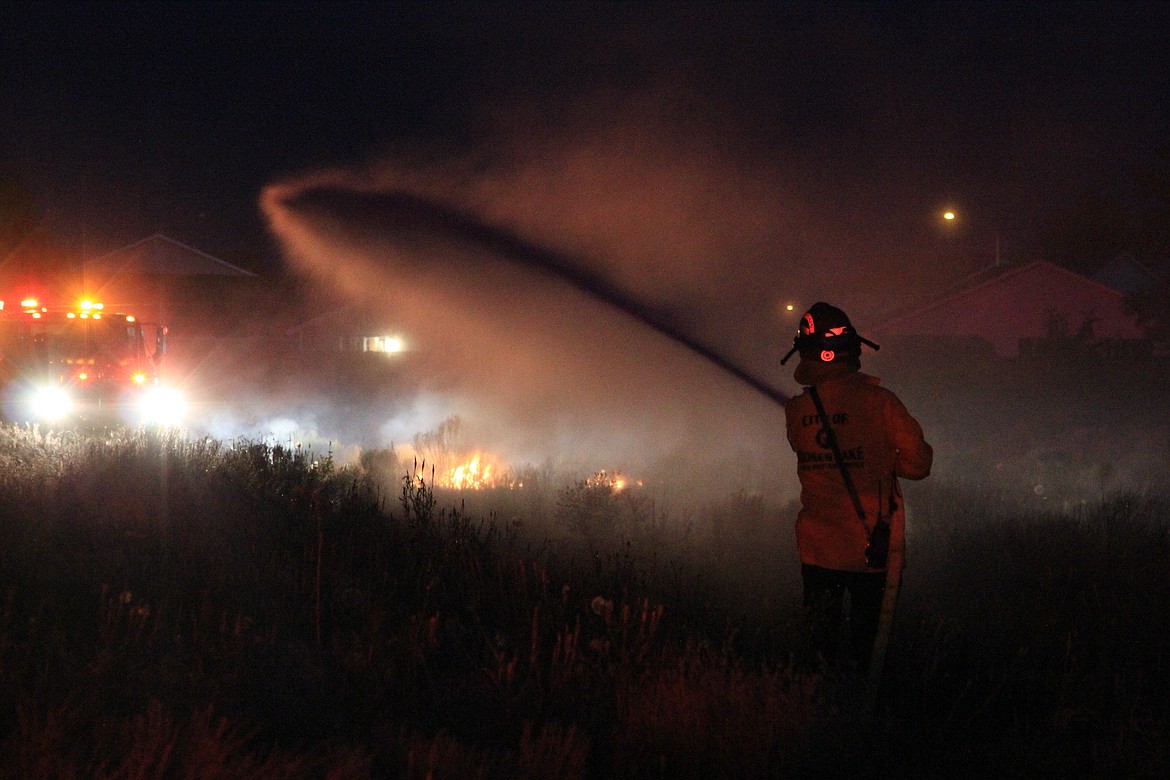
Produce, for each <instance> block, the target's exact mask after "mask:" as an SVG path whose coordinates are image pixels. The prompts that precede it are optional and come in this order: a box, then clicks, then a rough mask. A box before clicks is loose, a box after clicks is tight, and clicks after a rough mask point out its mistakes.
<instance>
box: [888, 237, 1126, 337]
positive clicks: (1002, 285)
mask: <svg viewBox="0 0 1170 780" xmlns="http://www.w3.org/2000/svg"><path fill="white" fill-rule="evenodd" d="M870 331H871V333H870V334H867V335H871V337H873V338H874V339H875V340H876V341H878V342H881V341H883V340H892V341H897V340H900V339H903V338H914V339H916V340H919V341H920V342H921V341H922V340H924V339H925V340H927V341H930V342H934V343H935V344H936V345H939V346H940V347H941V348H945V347H946V345H962V346H963V348H964V349H971V348H975V349H979V348H980V346H982V347H983V348H985V349H987V350H988V351H990V352H992V353H994V354H995V355H997V356H1000V357H1015V356H1018V355H1020V354H1021V353H1023V354H1029V353H1030V352H1033V351H1035V350H1036V349H1039V348H1042V347H1043V345H1044V344H1045V343H1046V342H1051V341H1052V340H1054V339H1056V340H1059V339H1070V338H1071V339H1078V340H1081V341H1083V342H1085V343H1093V344H1098V345H1104V346H1106V347H1107V348H1114V349H1116V350H1117V351H1120V352H1124V351H1126V350H1127V349H1129V348H1132V345H1134V344H1135V343H1136V342H1138V341H1140V340H1141V339H1142V332H1141V330H1140V329H1139V328H1138V326H1137V323H1136V320H1135V317H1134V315H1133V314H1132V313H1131V312H1130V311H1129V310H1128V308H1127V306H1126V302H1125V295H1124V294H1123V293H1122V292H1120V291H1119V290H1117V289H1114V288H1113V287H1110V286H1108V285H1106V284H1103V283H1102V282H1100V281H1095V280H1093V279H1089V278H1086V277H1084V276H1081V275H1080V274H1078V273H1075V272H1073V271H1070V270H1068V269H1066V268H1062V267H1060V266H1058V265H1055V264H1054V263H1050V262H1047V261H1043V260H1039V261H1035V262H1031V263H1026V264H1022V265H1004V266H994V267H991V268H988V269H985V270H983V271H980V272H978V273H976V274H973V275H971V276H968V277H966V278H965V279H962V280H960V281H959V282H958V283H956V284H954V285H951V286H950V287H947V288H945V289H943V290H942V291H940V292H939V293H937V294H936V295H933V296H931V297H929V298H927V299H926V300H924V301H921V302H919V303H917V304H915V305H913V306H911V307H909V308H906V309H904V310H902V311H900V312H896V313H893V314H891V315H889V316H887V317H886V318H885V319H884V320H882V321H880V322H879V324H878V325H877V326H876V327H871V328H870ZM1109 345H1113V346H1112V347H1109Z"/></svg>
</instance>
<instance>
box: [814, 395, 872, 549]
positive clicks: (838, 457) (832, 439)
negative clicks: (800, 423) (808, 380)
mask: <svg viewBox="0 0 1170 780" xmlns="http://www.w3.org/2000/svg"><path fill="white" fill-rule="evenodd" d="M808 394H809V395H811V396H812V399H813V403H814V404H816V407H817V416H818V417H820V418H821V427H822V428H824V429H825V439H826V440H828V442H829V448H830V449H832V450H833V460H834V461H836V462H837V469H838V470H839V471H840V472H841V479H842V480H843V481H844V482H845V489H846V490H848V491H849V497H850V498H851V499H853V508H854V509H856V510H857V518H858V519H859V520H861V524H862V525H864V526H865V527H866V528H867V529H868V528H869V523H867V522H865V509H864V508H863V507H862V506H861V497H860V496H858V495H857V488H855V487H854V486H853V477H851V476H849V468H848V467H847V466H846V465H845V456H844V455H842V454H841V447H840V446H839V445H838V444H837V432H836V431H834V430H833V427H832V426H831V425H829V415H828V414H826V413H825V405H824V404H823V403H821V395H820V393H818V392H817V388H816V385H809V388H808Z"/></svg>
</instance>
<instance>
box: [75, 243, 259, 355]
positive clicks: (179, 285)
mask: <svg viewBox="0 0 1170 780" xmlns="http://www.w3.org/2000/svg"><path fill="white" fill-rule="evenodd" d="M82 276H83V284H84V287H85V292H86V294H87V295H89V296H90V297H92V298H95V299H98V300H101V301H102V303H103V304H104V305H105V306H106V307H107V308H108V309H110V310H122V311H127V312H129V313H133V314H136V315H137V316H138V317H139V318H141V319H143V320H146V321H152V322H163V323H167V324H168V325H169V326H170V327H171V328H172V330H173V331H174V332H175V334H176V335H199V336H203V335H212V334H215V333H219V332H223V331H224V330H225V329H227V328H229V326H230V324H231V322H232V321H233V319H235V318H236V317H235V315H233V314H231V312H238V309H239V307H240V306H241V305H242V304H241V301H246V298H247V295H248V293H249V290H250V289H251V288H252V287H253V286H254V285H255V283H256V279H257V277H256V274H254V273H252V272H251V271H248V270H246V269H244V268H240V267H239V266H236V265H233V264H231V263H229V262H227V261H226V260H221V259H219V258H217V257H213V256H212V255H209V254H208V253H206V252H203V251H201V250H199V249H196V248H194V247H191V246H188V245H186V244H183V243H181V242H179V241H176V240H174V239H173V238H169V237H167V236H164V235H162V234H161V233H155V234H154V235H152V236H149V237H147V238H144V239H142V240H140V241H136V242H134V243H133V244H129V245H127V246H124V247H122V248H121V249H116V250H114V251H113V252H109V253H108V254H105V255H102V256H101V257H98V258H96V259H93V260H88V261H86V262H85V263H83V265H82Z"/></svg>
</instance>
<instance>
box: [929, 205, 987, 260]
mask: <svg viewBox="0 0 1170 780" xmlns="http://www.w3.org/2000/svg"><path fill="white" fill-rule="evenodd" d="M942 218H943V221H944V222H947V223H951V222H955V221H957V220H958V218H959V215H958V214H957V213H956V212H954V211H952V210H950V209H947V210H946V211H944V212H943V214H942ZM999 260H1000V256H999V228H998V227H997V228H996V229H995V265H996V267H998V266H999Z"/></svg>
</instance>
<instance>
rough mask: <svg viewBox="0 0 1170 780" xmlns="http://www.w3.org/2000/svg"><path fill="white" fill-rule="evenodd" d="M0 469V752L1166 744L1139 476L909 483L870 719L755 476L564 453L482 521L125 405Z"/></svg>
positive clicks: (872, 752)
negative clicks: (811, 623)
mask: <svg viewBox="0 0 1170 780" xmlns="http://www.w3.org/2000/svg"><path fill="white" fill-rule="evenodd" d="M368 465H370V464H369V463H368V462H367V464H366V466H368ZM0 466H2V468H0V589H2V590H0V593H2V596H3V602H2V612H0V693H2V695H0V776H2V777H26V776H28V777H31V776H39V777H65V776H109V777H161V776H176V775H183V776H215V777H233V776H236V777H245V776H246V777H321V776H330V777H407V778H409V777H419V778H422V777H470V776H473V777H509V778H511V777H789V776H807V775H810V774H817V775H819V776H836V775H846V774H848V775H850V776H858V775H860V776H872V777H877V776H917V777H942V776H947V777H950V776H964V775H965V776H973V775H980V776H991V775H1001V776H1002V775H1014V776H1029V775H1056V776H1101V775H1124V776H1163V775H1165V773H1166V772H1167V770H1170V617H1168V616H1170V583H1168V581H1167V578H1166V576H1165V572H1166V571H1167V570H1168V564H1170V535H1168V528H1170V526H1168V522H1170V517H1168V515H1167V511H1166V509H1167V507H1166V504H1165V503H1164V502H1163V501H1161V500H1159V499H1156V498H1154V497H1133V496H1128V497H1117V498H1114V499H1109V500H1106V501H1103V502H1102V503H1101V504H1099V505H1097V506H1094V507H1081V508H1079V509H1078V510H1077V511H1076V512H1074V513H1068V512H1064V513H1061V512H1050V513H1042V512H1039V511H1032V512H1028V513H1021V512H1020V511H1019V510H1016V509H1010V508H1007V507H1006V506H1005V505H1003V504H1001V503H999V502H990V501H983V502H981V501H980V500H979V497H978V496H974V497H973V496H971V495H966V494H955V493H948V492H947V491H946V489H945V486H943V485H940V486H937V487H935V486H930V485H929V483H927V484H926V485H921V486H918V485H916V486H912V487H913V488H914V491H913V493H912V494H911V496H910V503H911V506H912V507H918V508H919V509H920V511H919V512H918V513H917V514H916V515H915V516H914V517H913V518H912V522H913V523H914V524H915V528H914V534H915V535H914V536H913V537H912V539H911V544H912V549H911V559H910V568H909V569H908V570H907V576H906V584H905V586H904V589H903V601H902V605H901V608H900V612H899V621H898V625H897V627H896V631H895V634H894V639H893V643H892V646H891V650H890V656H889V661H888V664H887V672H888V675H887V679H886V686H885V688H884V690H883V694H882V697H881V699H880V702H879V707H878V711H877V718H876V720H875V721H873V722H872V723H871V722H868V721H866V720H864V719H863V716H862V713H861V712H860V710H859V708H858V707H857V706H856V700H855V698H854V697H853V695H852V694H851V693H850V690H849V688H848V686H847V684H846V682H845V681H841V680H838V679H836V678H835V677H834V676H832V675H826V674H824V673H823V672H822V671H821V670H818V669H816V668H815V667H807V666H803V665H802V664H801V663H799V660H800V658H799V648H800V633H801V632H800V628H799V627H800V616H799V614H798V612H797V610H796V607H795V603H796V592H797V591H796V583H795V579H794V577H793V576H792V572H793V571H794V570H795V569H796V562H795V553H794V551H793V550H792V548H791V543H790V536H791V511H792V508H791V507H775V506H771V505H769V503H768V502H767V501H765V500H763V499H762V498H759V497H755V496H750V495H744V494H733V495H731V496H719V495H712V496H711V501H710V502H709V503H708V504H707V505H706V506H704V507H699V508H696V511H695V512H694V513H693V514H692V515H689V516H687V517H685V518H670V517H666V516H665V515H664V514H663V513H662V512H661V511H660V510H659V509H658V508H657V507H656V505H655V503H654V502H653V500H651V499H650V498H649V496H648V495H647V494H646V492H645V491H639V490H617V489H616V486H615V485H614V484H611V483H610V482H607V481H606V480H598V479H591V478H590V479H584V480H579V481H576V482H573V483H571V484H568V485H566V486H563V487H559V488H556V487H552V486H551V485H547V484H545V485H543V487H542V490H531V491H529V490H525V491H512V490H510V491H496V492H493V491H492V490H487V491H477V492H476V495H477V496H479V497H480V498H481V499H482V500H483V501H484V502H485V506H486V504H487V503H490V502H491V501H501V502H502V501H504V500H505V499H508V500H509V501H512V502H513V503H512V504H510V505H509V507H508V508H507V509H506V510H502V511H500V512H494V511H491V510H489V511H486V512H484V513H483V514H482V515H481V514H477V513H471V512H468V511H467V508H466V505H465V504H464V503H463V502H462V500H461V497H462V496H464V495H469V494H462V493H460V494H457V493H453V492H443V491H441V490H439V489H437V488H435V487H433V485H432V482H431V480H430V478H429V477H423V478H421V479H420V477H419V476H418V475H417V474H415V473H414V472H413V471H410V472H405V473H404V475H403V476H402V477H401V478H400V480H399V482H398V484H397V486H396V487H397V489H396V491H393V492H392V491H387V490H386V489H385V487H384V486H381V485H380V484H379V483H378V482H377V481H376V480H374V479H372V478H371V476H370V470H369V469H368V468H366V466H362V465H359V466H354V467H347V468H340V467H337V466H336V465H335V464H334V463H333V460H332V458H330V457H329V454H328V453H313V452H310V451H307V450H302V449H299V448H296V447H291V448H289V447H279V446H271V445H265V444H257V443H254V442H248V441H238V442H232V443H222V442H217V441H211V440H197V441H191V440H187V439H184V438H182V437H179V436H172V435H167V434H163V433H152V432H147V433H141V432H140V433H129V432H104V433H98V434H92V435H87V436H78V435H65V434H61V435H57V434H52V435H50V434H40V433H37V432H31V431H27V430H20V429H13V428H3V429H0ZM537 482H539V480H537V481H535V482H532V483H530V486H535V485H536V484H537ZM547 491H551V492H552V493H553V495H544V496H543V497H542V494H543V493H545V492H547ZM712 491H713V492H714V491H715V487H713V488H712ZM518 497H520V498H522V499H523V502H521V503H518V501H520V498H518ZM448 499H453V500H454V503H453V504H452V503H451V502H450V501H448Z"/></svg>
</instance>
